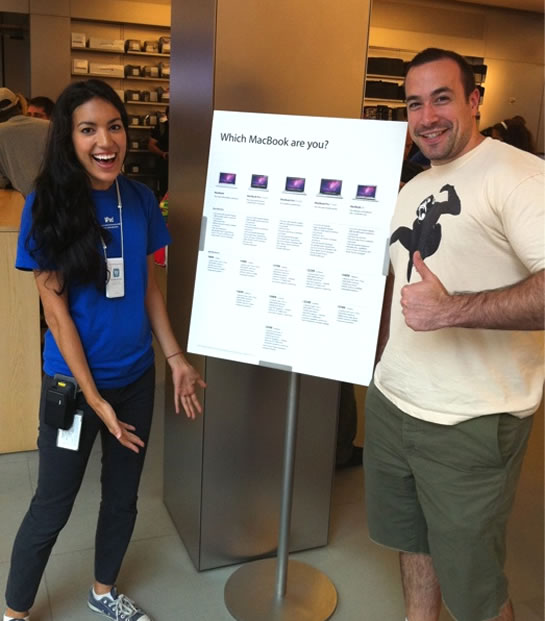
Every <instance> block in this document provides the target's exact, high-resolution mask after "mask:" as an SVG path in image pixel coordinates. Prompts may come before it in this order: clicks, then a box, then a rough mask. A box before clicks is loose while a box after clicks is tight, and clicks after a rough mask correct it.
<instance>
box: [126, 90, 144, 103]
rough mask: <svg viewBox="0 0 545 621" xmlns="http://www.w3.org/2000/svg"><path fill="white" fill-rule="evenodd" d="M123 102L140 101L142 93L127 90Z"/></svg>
mask: <svg viewBox="0 0 545 621" xmlns="http://www.w3.org/2000/svg"><path fill="white" fill-rule="evenodd" d="M125 101H127V102H131V101H142V93H141V92H140V91H135V90H127V91H125Z"/></svg>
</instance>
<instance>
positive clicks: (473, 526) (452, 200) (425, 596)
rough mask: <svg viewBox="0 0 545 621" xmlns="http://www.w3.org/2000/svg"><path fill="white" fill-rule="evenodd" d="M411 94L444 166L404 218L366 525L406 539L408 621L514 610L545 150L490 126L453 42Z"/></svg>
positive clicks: (389, 537) (538, 393)
mask: <svg viewBox="0 0 545 621" xmlns="http://www.w3.org/2000/svg"><path fill="white" fill-rule="evenodd" d="M405 94H406V99H407V111H408V121H409V130H410V132H411V135H412V137H413V139H414V141H415V142H416V143H417V145H418V146H419V147H420V149H421V151H422V152H423V154H424V155H425V156H426V157H428V158H429V159H430V161H431V164H432V167H431V169H430V170H428V171H426V172H424V173H422V174H420V175H418V176H417V177H415V178H414V179H413V180H412V181H411V182H410V183H408V184H407V185H405V186H404V188H403V189H402V190H401V192H400V195H399V200H398V205H397V207H396V211H395V214H394V217H393V220H392V226H391V238H390V258H391V263H392V268H393V271H394V274H395V278H394V279H393V283H392V286H391V287H388V290H387V299H386V304H385V308H386V312H385V313H384V317H383V321H384V326H383V328H386V329H385V330H381V334H384V333H386V335H387V334H388V330H387V327H388V322H389V336H386V337H385V338H384V339H383V342H382V343H379V351H381V350H382V348H383V347H384V344H385V347H384V350H383V353H382V357H381V359H380V362H379V364H378V366H377V368H376V372H375V378H374V384H372V385H371V386H370V388H369V391H368V397H367V403H366V434H365V455H364V458H365V464H364V466H365V475H366V505H367V512H368V521H369V530H370V535H371V538H372V539H373V540H375V541H377V542H378V543H380V544H382V545H386V546H388V547H391V548H394V549H397V550H399V551H400V564H401V574H402V583H403V591H404V595H405V607H406V616H407V619H408V621H436V620H437V619H438V618H439V614H440V608H441V599H443V600H444V602H445V605H446V607H447V608H448V609H449V610H450V612H451V614H452V615H453V617H454V618H455V619H457V621H486V620H493V619H497V620H499V621H509V620H512V619H514V612H513V607H512V604H511V602H510V600H509V596H508V589H507V579H506V577H505V574H504V571H503V566H504V561H505V526H506V521H507V518H508V516H509V513H510V510H511V507H512V503H513V498H514V493H515V489H516V484H517V480H518V475H519V472H520V467H521V463H522V459H523V456H524V452H525V449H526V444H527V439H528V435H529V432H530V428H531V422H532V417H531V415H532V414H533V413H534V412H535V410H536V408H537V407H538V405H539V403H540V401H541V397H542V393H543V379H544V369H543V324H544V306H545V289H544V271H543V270H544V268H545V257H544V250H545V248H544V246H545V244H544V224H545V222H544V203H543V198H544V164H543V161H542V160H540V159H539V158H537V157H535V156H533V155H530V154H528V153H526V152H523V151H520V150H518V149H515V148H514V147H511V146H509V145H506V144H504V143H501V142H499V141H494V140H492V139H490V138H487V139H484V137H483V136H482V135H481V134H480V133H479V131H478V128H477V124H476V115H477V111H478V104H479V91H478V90H476V89H475V82H474V78H473V72H472V70H471V68H470V67H469V66H468V65H467V63H466V62H465V60H464V59H463V58H462V57H460V56H458V55H457V54H455V53H453V52H448V51H445V50H437V49H428V50H425V51H424V52H421V53H420V54H418V55H417V56H416V57H415V58H414V59H413V60H412V61H411V63H410V64H409V69H408V73H407V78H406V82H405ZM388 300H391V307H389V306H388ZM388 310H390V312H388ZM386 339H387V341H386Z"/></svg>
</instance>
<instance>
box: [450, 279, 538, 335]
mask: <svg viewBox="0 0 545 621" xmlns="http://www.w3.org/2000/svg"><path fill="white" fill-rule="evenodd" d="M445 320H446V324H445V325H446V326H450V327H459V328H487V329H492V330H494V329H496V330H543V329H544V322H545V271H543V270H542V271H541V272H537V273H536V274H533V275H532V276H530V277H529V278H526V279H525V280H523V281H521V282H519V283H517V284H515V285H512V286H509V287H503V288H501V289H493V290H490V291H481V292H478V293H454V294H452V295H451V296H450V300H449V304H448V310H447V312H446V315H445Z"/></svg>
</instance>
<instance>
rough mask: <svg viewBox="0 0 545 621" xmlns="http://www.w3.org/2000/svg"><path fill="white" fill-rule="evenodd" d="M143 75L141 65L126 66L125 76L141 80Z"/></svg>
mask: <svg viewBox="0 0 545 621" xmlns="http://www.w3.org/2000/svg"><path fill="white" fill-rule="evenodd" d="M141 74H142V68H141V67H140V66H139V65H125V75H126V76H127V77H128V78H131V77H132V78H139V77H140V76H141Z"/></svg>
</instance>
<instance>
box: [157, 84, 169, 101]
mask: <svg viewBox="0 0 545 621" xmlns="http://www.w3.org/2000/svg"><path fill="white" fill-rule="evenodd" d="M157 94H158V95H159V101H160V102H162V103H168V102H169V101H170V91H169V90H168V88H162V87H161V86H160V87H159V88H158V89H157Z"/></svg>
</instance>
